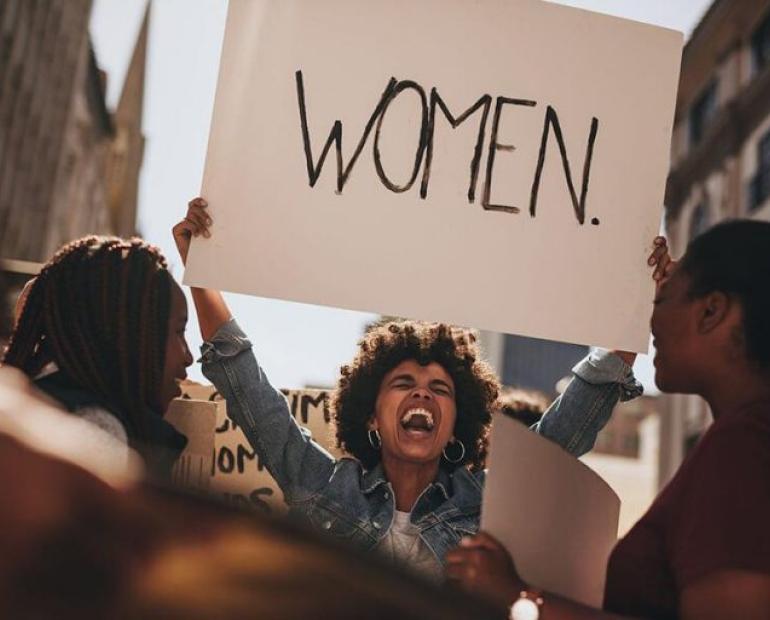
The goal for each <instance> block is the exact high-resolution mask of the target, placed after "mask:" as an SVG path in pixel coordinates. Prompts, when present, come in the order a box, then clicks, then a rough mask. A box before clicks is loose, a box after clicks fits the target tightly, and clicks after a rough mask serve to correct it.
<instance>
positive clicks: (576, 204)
mask: <svg viewBox="0 0 770 620" xmlns="http://www.w3.org/2000/svg"><path fill="white" fill-rule="evenodd" d="M551 127H553V133H554V135H555V136H556V142H557V143H558V145H559V153H560V154H561V162H562V165H563V166H564V174H565V176H566V177H567V187H568V188H569V193H570V197H571V198H572V207H573V208H574V210H575V217H576V218H577V221H578V222H579V223H580V225H581V226H582V224H583V222H585V219H586V196H587V195H588V180H589V177H590V175H591V159H592V158H593V154H594V143H595V142H596V134H597V132H598V131H599V120H598V119H597V118H595V117H594V118H593V119H591V129H590V131H589V134H588V144H587V145H586V157H585V161H584V163H583V185H582V188H581V190H580V199H578V197H577V194H576V193H575V185H574V184H573V182H572V173H571V172H570V165H569V159H568V158H567V147H566V146H565V145H564V136H563V135H562V132H561V125H560V123H559V117H558V116H557V114H556V110H554V109H553V108H552V107H551V106H548V108H547V109H546V112H545V124H544V125H543V139H542V141H541V143H540V155H539V156H538V159H537V168H536V169H535V178H534V181H533V182H532V194H531V198H530V203H529V214H530V215H531V216H532V217H535V212H536V210H537V194H538V191H539V190H540V177H541V175H542V174H543V166H544V165H545V152H546V148H547V146H548V134H549V133H550V129H551ZM594 219H595V220H596V218H594ZM592 223H593V224H594V225H597V224H598V223H599V220H596V221H595V222H592Z"/></svg>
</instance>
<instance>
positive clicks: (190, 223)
mask: <svg viewBox="0 0 770 620" xmlns="http://www.w3.org/2000/svg"><path fill="white" fill-rule="evenodd" d="M207 207H208V203H207V202H206V201H205V200H204V199H203V198H193V199H192V200H191V201H190V202H189V203H188V205H187V215H185V217H184V219H183V220H182V221H181V222H179V223H178V224H177V225H176V226H174V228H173V229H172V232H173V234H174V242H175V243H176V249H177V250H178V251H179V256H180V257H181V259H182V264H183V265H187V252H188V251H189V249H190V242H191V241H192V238H193V237H198V236H203V237H205V238H207V239H208V238H209V237H211V231H210V230H209V227H210V226H211V224H212V223H213V222H212V220H211V216H210V215H209V214H208V213H207V212H206V208H207ZM190 291H192V297H193V303H194V304H195V312H196V314H197V315H198V325H199V326H200V330H201V336H202V338H203V340H211V338H213V337H214V334H216V332H217V330H218V329H219V328H220V327H222V325H224V324H225V323H227V321H229V320H230V319H231V318H232V314H230V309H229V308H228V307H227V303H226V302H225V299H224V297H222V293H220V292H219V291H214V290H211V289H205V288H197V287H195V286H192V287H190Z"/></svg>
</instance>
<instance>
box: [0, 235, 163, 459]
mask: <svg viewBox="0 0 770 620" xmlns="http://www.w3.org/2000/svg"><path fill="white" fill-rule="evenodd" d="M172 284H173V278H172V277H171V274H170V273H169V271H168V269H167V268H166V261H165V259H164V258H163V256H162V254H161V253H160V250H158V248H156V247H154V246H151V245H149V244H147V243H146V242H144V241H142V240H141V239H131V240H125V239H119V238H117V237H95V236H90V237H84V238H82V239H78V240H76V241H72V242H71V243H68V244H67V245H65V246H64V247H62V248H61V249H60V250H59V251H58V252H57V253H56V254H55V255H54V257H53V258H52V259H51V260H50V261H48V263H46V264H45V265H44V266H43V268H42V270H41V271H40V275H38V276H37V278H36V279H35V282H34V283H33V285H32V288H31V289H30V291H29V296H28V297H27V300H26V302H25V304H24V309H23V311H22V313H21V316H20V317H19V321H18V324H17V325H16V328H15V329H14V332H13V335H12V336H11V342H10V344H9V345H8V350H7V351H6V353H5V357H4V362H5V363H6V364H9V365H11V366H15V367H17V368H19V369H21V370H22V371H24V372H25V373H26V374H27V375H28V376H29V377H30V378H32V379H34V378H35V377H36V376H37V375H38V374H39V372H40V371H41V370H42V368H43V367H44V366H45V365H46V364H48V363H49V362H55V363H56V365H57V366H58V368H59V370H60V371H62V372H63V373H64V374H65V375H66V376H67V378H68V379H70V380H71V381H73V382H74V383H75V384H76V385H78V386H79V387H81V388H84V389H86V390H89V391H91V392H93V393H95V394H96V395H98V396H100V397H102V398H103V399H105V400H106V401H107V402H110V403H114V404H115V405H117V406H119V407H121V408H122V410H123V411H124V412H125V413H126V415H127V416H128V421H129V423H130V428H127V429H126V430H127V432H128V434H129V439H130V440H132V443H133V442H137V443H138V444H141V442H143V441H144V440H145V439H146V434H147V418H146V416H148V415H150V413H149V412H150V411H151V406H152V403H153V402H154V401H155V398H156V396H157V391H158V390H159V386H160V385H161V382H162V377H163V370H164V365H165V355H166V337H167V332H168V320H169V314H170V303H171V301H170V300H171V291H172ZM155 413H156V414H159V415H162V414H163V413H164V412H162V411H160V412H155Z"/></svg>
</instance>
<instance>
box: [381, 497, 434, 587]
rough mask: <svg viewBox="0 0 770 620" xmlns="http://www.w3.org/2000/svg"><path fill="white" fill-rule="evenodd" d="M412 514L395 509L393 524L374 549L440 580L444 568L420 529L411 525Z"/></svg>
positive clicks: (430, 577) (398, 562)
mask: <svg viewBox="0 0 770 620" xmlns="http://www.w3.org/2000/svg"><path fill="white" fill-rule="evenodd" d="M411 516H412V514H411V513H410V512H401V511H400V510H396V511H395V513H394V515H393V524H392V525H391V526H390V529H389V530H388V532H387V533H386V534H385V537H384V538H383V539H382V540H381V541H380V542H379V543H378V545H377V547H376V549H377V552H378V553H381V554H382V555H384V556H385V557H386V558H388V559H390V560H392V561H393V562H396V563H397V564H402V565H406V566H408V567H409V568H410V569H412V570H414V571H417V572H419V573H422V574H423V575H425V576H426V577H428V578H429V579H432V580H434V581H441V580H442V579H443V577H444V569H443V567H442V566H441V563H440V562H439V561H438V558H436V556H435V555H433V552H432V551H431V550H430V549H429V548H428V546H427V545H426V544H425V543H424V542H423V540H422V538H420V531H419V530H418V529H417V528H416V527H415V526H414V525H412V522H411Z"/></svg>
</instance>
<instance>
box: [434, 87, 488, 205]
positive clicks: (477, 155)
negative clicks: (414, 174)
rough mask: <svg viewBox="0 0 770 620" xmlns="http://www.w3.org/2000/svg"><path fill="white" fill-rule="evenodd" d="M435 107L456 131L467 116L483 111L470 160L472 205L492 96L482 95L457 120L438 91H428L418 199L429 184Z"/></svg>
mask: <svg viewBox="0 0 770 620" xmlns="http://www.w3.org/2000/svg"><path fill="white" fill-rule="evenodd" d="M436 106H438V107H440V108H441V111H442V112H443V113H444V116H445V117H446V119H447V120H448V121H449V124H450V125H451V126H452V129H457V128H458V127H459V126H460V124H462V123H463V122H464V121H465V120H466V119H467V118H468V117H469V116H471V115H473V114H475V113H476V112H477V111H478V110H479V109H480V108H483V109H484V111H483V112H482V113H481V120H480V121H479V133H478V137H477V138H476V148H475V149H474V150H473V159H472V160H471V180H470V185H469V186H468V202H470V203H471V204H473V202H474V201H475V199H476V184H477V181H478V178H479V165H480V164H481V153H482V151H483V149H484V130H485V129H486V126H487V117H488V116H489V108H490V107H491V106H492V96H491V95H483V96H482V97H480V98H479V100H478V101H477V102H476V103H474V104H473V105H472V106H471V107H470V108H468V109H467V110H465V112H463V113H462V114H460V116H458V117H457V118H455V117H454V115H453V114H452V113H451V112H450V111H449V108H448V107H447V105H446V103H444V100H443V99H442V98H441V95H439V94H438V91H437V90H436V89H435V88H433V89H431V91H430V119H429V121H428V132H427V133H428V135H427V140H426V141H427V145H426V153H425V168H424V169H423V173H422V184H421V186H420V198H423V199H424V198H425V197H427V195H428V183H429V182H430V173H431V166H432V165H433V136H434V134H435V130H436Z"/></svg>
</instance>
